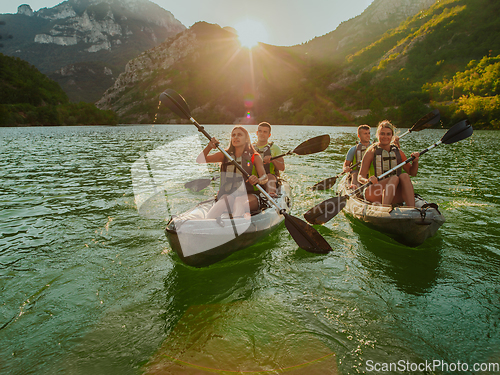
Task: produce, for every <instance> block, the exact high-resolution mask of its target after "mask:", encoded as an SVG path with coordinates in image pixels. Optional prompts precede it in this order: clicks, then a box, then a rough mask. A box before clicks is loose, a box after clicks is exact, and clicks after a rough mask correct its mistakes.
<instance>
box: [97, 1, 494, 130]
mask: <svg viewBox="0 0 500 375" xmlns="http://www.w3.org/2000/svg"><path fill="white" fill-rule="evenodd" d="M430 3H431V2H430V1H428V2H425V1H422V2H419V3H418V5H417V2H409V1H406V0H375V1H374V2H373V3H372V5H371V6H370V7H368V8H367V9H366V10H365V12H364V13H363V14H362V15H360V16H359V17H356V18H354V19H351V20H349V21H347V22H345V23H344V24H342V25H341V26H339V28H338V29H337V30H335V31H334V32H333V33H331V34H327V35H325V36H323V37H320V38H316V39H315V40H313V41H311V42H309V43H306V44H304V45H301V46H295V47H275V46H269V45H265V44H261V45H259V46H258V48H255V49H253V50H252V51H248V50H246V49H244V48H241V46H240V44H239V42H238V40H237V37H236V35H235V34H234V32H233V31H231V30H229V29H222V28H221V27H219V26H217V25H210V24H207V23H197V24H195V25H193V26H192V27H191V28H190V29H188V30H185V31H183V32H182V33H180V34H178V35H176V36H175V37H173V38H170V39H168V40H167V41H165V42H164V43H162V44H161V45H159V46H157V47H155V48H153V49H151V50H148V51H145V52H143V53H142V54H141V55H140V56H138V57H137V58H136V59H134V60H131V61H130V62H129V63H128V64H127V67H126V69H125V72H124V73H123V74H122V75H120V77H119V78H118V79H117V80H116V81H115V84H114V85H113V86H112V87H111V88H110V89H108V90H107V91H106V93H105V95H104V96H103V97H102V98H101V99H100V100H99V102H98V103H97V105H98V106H99V107H100V108H104V109H113V110H115V111H117V113H118V114H119V115H120V116H121V119H122V121H124V122H154V121H158V122H168V121H171V120H174V119H175V118H176V116H175V115H173V114H171V113H170V112H169V111H168V110H167V109H165V108H162V107H159V106H158V96H159V94H160V93H161V92H162V91H163V90H164V89H166V88H174V89H175V90H177V91H178V92H180V93H181V94H182V95H183V96H185V97H186V99H187V100H188V102H189V103H190V105H191V106H192V108H193V114H196V118H197V120H198V121H200V122H204V123H232V122H234V121H235V120H237V121H239V120H238V119H241V117H243V116H244V115H245V114H246V113H248V112H250V115H251V116H252V117H253V118H252V121H254V122H259V121H269V122H271V123H275V124H316V125H332V124H347V123H350V124H353V123H361V122H366V123H369V124H370V125H376V123H377V122H378V121H379V120H381V119H383V118H390V119H391V120H392V121H393V123H395V124H396V125H397V126H403V125H406V126H408V125H410V124H411V123H412V122H414V121H415V120H417V119H418V118H419V117H421V116H422V115H423V114H425V113H426V112H428V111H429V108H428V107H429V106H432V107H437V108H439V109H440V110H441V114H442V119H443V120H444V124H445V125H450V124H452V123H453V122H454V121H456V120H460V119H463V118H464V117H467V116H469V117H473V118H474V119H475V120H476V121H477V124H478V126H480V127H490V126H497V125H495V124H498V126H500V121H499V120H500V119H496V117H498V116H497V114H498V113H500V100H499V97H498V95H499V94H500V93H497V92H496V91H495V90H496V89H495V90H493V89H490V87H496V85H494V80H495V77H498V76H500V73H499V74H497V75H496V72H497V71H496V70H495V69H500V64H498V63H497V57H498V56H500V19H498V17H496V15H497V14H500V2H498V1H495V0H439V1H435V2H433V3H432V4H430ZM384 9H385V10H386V11H385V13H383V12H382V10H384ZM412 13H413V14H412ZM407 14H410V16H409V17H408V18H404V17H405V16H406V15H407ZM381 15H383V17H382V16H381ZM399 19H403V21H402V22H400V23H398V24H397V25H396V26H394V27H392V26H391V25H393V23H397V22H398V20H399ZM377 20H380V24H377ZM363 25H364V26H363ZM377 25H378V26H377ZM349 35H353V36H354V37H353V38H349V39H348V40H346V39H345V38H346V36H349ZM342 41H344V42H343V43H341V42H342ZM318 46H321V48H320V47H318ZM478 61H481V63H478ZM492 72H494V73H495V74H493V73H492ZM464 77H467V80H469V81H471V85H465V84H462V86H461V87H460V90H458V88H457V90H456V92H457V93H458V92H460V95H461V97H456V96H455V95H454V94H452V95H449V94H447V93H449V92H452V93H455V91H454V90H451V91H450V89H449V87H450V86H453V85H455V83H456V82H457V80H460V81H461V82H463V81H464V80H465V78H464ZM476 83H477V84H480V85H482V87H483V86H484V87H485V89H483V90H473V89H471V88H470V87H471V86H472V85H474V84H476ZM447 95H448V96H447ZM481 95H482V96H481ZM367 108H369V109H370V110H371V113H370V114H369V115H368V116H365V117H356V116H357V115H356V113H357V112H359V110H361V109H367Z"/></svg>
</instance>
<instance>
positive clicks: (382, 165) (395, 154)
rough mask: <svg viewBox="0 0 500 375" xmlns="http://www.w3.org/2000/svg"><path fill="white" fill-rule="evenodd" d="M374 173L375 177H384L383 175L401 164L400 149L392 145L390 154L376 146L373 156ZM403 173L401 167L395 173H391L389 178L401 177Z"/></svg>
mask: <svg viewBox="0 0 500 375" xmlns="http://www.w3.org/2000/svg"><path fill="white" fill-rule="evenodd" d="M372 164H373V171H374V172H375V177H378V176H380V175H382V174H383V173H385V172H387V171H389V170H391V169H392V168H394V167H395V166H396V165H398V164H401V153H400V152H399V148H397V147H396V146H395V145H392V144H391V148H390V150H389V152H387V151H386V150H384V149H383V148H381V147H379V146H378V145H377V146H375V154H374V156H373V162H372ZM401 173H402V168H401V167H399V168H398V169H396V171H395V172H393V173H391V174H390V175H388V176H387V177H389V176H393V175H396V176H399V175H400V174H401Z"/></svg>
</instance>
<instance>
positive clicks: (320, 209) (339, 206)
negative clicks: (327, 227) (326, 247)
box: [304, 195, 349, 224]
mask: <svg viewBox="0 0 500 375" xmlns="http://www.w3.org/2000/svg"><path fill="white" fill-rule="evenodd" d="M348 198H349V197H348V196H347V195H343V196H341V197H333V198H330V199H327V200H325V201H323V202H321V203H320V204H318V205H316V206H314V207H313V208H311V209H310V210H309V211H307V212H306V213H305V214H304V218H305V219H306V220H307V221H308V222H309V223H311V224H324V223H326V222H327V221H328V220H331V219H333V218H334V217H335V216H336V215H337V214H338V213H339V212H340V211H342V210H343V209H344V207H345V205H346V201H347V199H348Z"/></svg>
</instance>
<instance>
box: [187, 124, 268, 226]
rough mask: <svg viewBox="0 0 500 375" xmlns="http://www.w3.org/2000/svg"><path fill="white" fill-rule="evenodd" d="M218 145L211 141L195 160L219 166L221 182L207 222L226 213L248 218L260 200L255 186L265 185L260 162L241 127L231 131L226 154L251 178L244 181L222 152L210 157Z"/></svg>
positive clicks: (246, 133) (262, 167)
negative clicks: (218, 164)
mask: <svg viewBox="0 0 500 375" xmlns="http://www.w3.org/2000/svg"><path fill="white" fill-rule="evenodd" d="M218 144H219V141H218V140H217V139H216V138H215V137H214V138H212V139H211V140H210V142H209V143H208V145H207V147H205V149H204V150H203V151H202V152H201V153H200V155H198V157H197V158H196V161H197V162H198V163H221V182H220V188H219V192H218V194H217V202H216V203H215V204H214V206H213V207H212V208H211V209H210V211H208V214H207V218H208V219H215V218H218V217H220V216H221V215H222V214H223V213H224V212H228V211H229V212H230V214H231V215H232V216H234V217H238V216H244V215H245V216H247V215H249V214H250V212H252V211H254V210H257V209H258V208H259V199H258V197H257V195H256V193H258V190H257V188H255V186H254V185H256V184H260V185H264V184H266V183H267V174H266V171H265V169H264V164H263V162H262V158H261V157H260V155H259V153H258V152H257V151H255V149H254V147H253V146H252V143H251V140H250V135H249V134H248V131H247V130H246V129H245V128H244V127H242V126H235V127H234V128H233V130H232V131H231V140H230V144H229V147H228V148H227V149H226V152H227V153H228V154H229V155H231V157H232V158H233V159H234V160H236V161H237V162H238V163H239V164H240V165H241V166H242V167H243V169H244V170H245V171H246V172H247V173H248V174H249V175H250V177H249V178H248V179H247V180H246V181H244V180H243V176H242V174H241V172H240V171H239V170H238V169H237V168H236V167H235V166H234V165H232V164H231V163H230V162H229V161H228V160H227V159H226V157H225V156H224V154H223V153H222V152H220V151H219V152H216V153H215V154H212V155H209V153H210V151H211V150H212V149H215V148H217V145H218ZM257 175H258V177H257Z"/></svg>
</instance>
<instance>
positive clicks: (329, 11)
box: [0, 0, 373, 46]
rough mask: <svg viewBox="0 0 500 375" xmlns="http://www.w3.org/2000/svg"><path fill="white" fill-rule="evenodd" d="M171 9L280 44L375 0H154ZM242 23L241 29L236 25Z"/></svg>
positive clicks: (10, 8) (42, 3)
mask: <svg viewBox="0 0 500 375" xmlns="http://www.w3.org/2000/svg"><path fill="white" fill-rule="evenodd" d="M152 1H153V2H154V3H156V4H158V5H160V6H161V7H162V8H164V9H166V10H168V11H170V12H171V13H172V14H173V15H174V17H175V18H177V19H178V20H179V21H180V22H182V24H184V26H186V27H190V26H192V25H193V24H194V23H196V22H198V21H206V22H209V23H216V24H218V25H220V26H222V27H225V26H231V27H234V28H236V29H237V30H238V31H240V33H242V32H244V31H242V30H243V29H241V27H245V26H246V27H247V29H248V27H250V29H251V30H252V31H251V32H250V35H248V37H249V38H250V39H255V38H256V39H259V40H258V41H260V42H264V43H268V44H273V45H277V46H291V45H296V44H301V43H305V42H307V41H309V40H311V39H313V38H315V37H317V36H322V35H325V34H327V33H329V32H330V31H333V30H335V29H336V28H337V26H338V25H339V24H340V23H341V22H343V21H347V20H349V19H351V18H353V17H356V16H358V15H360V14H361V13H362V12H363V11H364V10H365V9H366V8H367V7H368V6H369V5H370V4H371V3H372V1H373V0H152ZM61 2H62V1H61V0H31V1H30V0H27V1H26V2H24V3H23V2H19V3H15V2H12V0H10V1H1V2H0V13H17V7H18V6H19V5H21V4H29V5H30V6H31V8H32V9H33V11H37V10H39V9H41V8H51V7H53V6H55V5H57V4H60V3H61ZM237 26H239V27H240V29H239V28H238V27H237Z"/></svg>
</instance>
